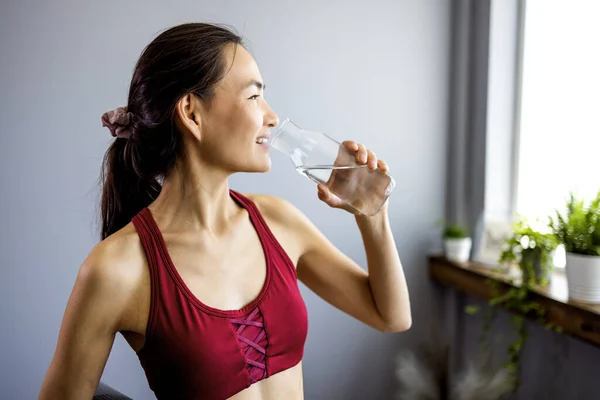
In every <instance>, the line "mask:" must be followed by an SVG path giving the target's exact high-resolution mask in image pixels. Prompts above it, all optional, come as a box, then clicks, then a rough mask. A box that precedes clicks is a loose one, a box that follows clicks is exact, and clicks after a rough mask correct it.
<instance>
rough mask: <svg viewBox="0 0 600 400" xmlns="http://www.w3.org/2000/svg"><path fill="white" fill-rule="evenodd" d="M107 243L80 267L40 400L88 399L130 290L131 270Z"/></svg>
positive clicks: (119, 327) (117, 327)
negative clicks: (119, 260)
mask: <svg viewBox="0 0 600 400" xmlns="http://www.w3.org/2000/svg"><path fill="white" fill-rule="evenodd" d="M106 247H107V246H105V245H102V244H101V245H99V246H97V247H96V249H94V250H93V251H92V252H91V253H90V256H89V257H88V258H87V259H86V261H85V262H84V263H83V265H82V266H81V268H80V270H79V273H78V275H77V279H76V281H75V285H74V287H73V290H72V292H71V296H70V298H69V301H68V303H67V307H66V311H65V314H64V317H63V321H62V325H61V328H60V332H59V336H58V343H57V346H56V350H55V352H54V356H53V358H52V361H51V363H50V367H49V369H48V371H47V373H46V377H45V379H44V382H43V384H42V387H41V391H40V394H39V399H40V400H46V399H48V400H54V399H65V400H70V399H73V400H79V399H91V398H92V397H93V395H94V392H95V390H96V387H97V386H98V382H99V380H100V377H101V375H102V371H103V370H104V366H105V364H106V360H107V359H108V356H109V353H110V350H111V348H112V345H113V342H114V339H115V335H116V332H117V331H119V330H120V329H121V326H120V325H121V320H122V315H123V310H124V309H125V308H126V304H127V303H128V301H129V300H128V297H129V295H128V293H131V292H132V291H131V290H130V284H131V279H130V274H126V273H122V272H120V271H123V270H124V269H123V268H122V267H123V266H122V265H119V264H122V263H119V262H118V261H115V258H114V257H111V256H110V255H109V254H107V251H106V250H107V249H106ZM119 247H120V246H119ZM111 252H112V251H108V253H111ZM111 260H113V261H111Z"/></svg>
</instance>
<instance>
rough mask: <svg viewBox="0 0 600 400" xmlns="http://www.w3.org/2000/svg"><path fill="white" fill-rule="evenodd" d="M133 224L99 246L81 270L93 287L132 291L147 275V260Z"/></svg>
mask: <svg viewBox="0 0 600 400" xmlns="http://www.w3.org/2000/svg"><path fill="white" fill-rule="evenodd" d="M143 254H144V253H143V249H142V245H141V242H140V239H139V237H138V235H137V232H136V230H135V228H134V227H133V224H129V225H127V226H125V227H124V228H122V229H121V230H119V231H117V232H115V233H114V234H112V235H110V236H109V237H107V238H106V239H104V240H102V241H101V242H100V243H98V244H96V245H95V246H94V247H93V248H92V250H91V251H90V253H89V254H88V256H87V257H86V259H85V260H84V262H83V263H82V265H81V268H80V274H82V273H83V274H85V275H88V279H89V280H90V281H91V282H90V284H94V285H98V286H100V287H104V286H108V287H110V288H112V289H113V290H114V291H125V292H128V291H129V290H130V289H132V288H133V287H135V286H136V285H137V284H138V283H139V281H140V279H141V278H143V276H144V271H145V269H146V267H145V257H143Z"/></svg>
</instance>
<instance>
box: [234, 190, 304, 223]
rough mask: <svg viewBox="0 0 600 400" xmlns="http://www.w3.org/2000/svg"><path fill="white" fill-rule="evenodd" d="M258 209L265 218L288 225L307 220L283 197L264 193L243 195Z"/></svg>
mask: <svg viewBox="0 0 600 400" xmlns="http://www.w3.org/2000/svg"><path fill="white" fill-rule="evenodd" d="M243 196H245V197H247V198H248V199H250V200H251V201H252V202H253V203H254V204H255V205H256V207H257V208H258V210H259V211H260V213H261V214H262V215H263V217H266V218H268V219H271V220H274V221H276V222H280V223H283V224H287V223H290V222H297V220H298V219H305V218H306V217H305V216H304V214H303V213H302V212H301V211H300V210H299V209H298V208H297V207H296V206H294V205H293V204H292V203H291V202H290V201H288V200H285V199H283V198H281V197H277V196H272V195H269V194H262V193H243Z"/></svg>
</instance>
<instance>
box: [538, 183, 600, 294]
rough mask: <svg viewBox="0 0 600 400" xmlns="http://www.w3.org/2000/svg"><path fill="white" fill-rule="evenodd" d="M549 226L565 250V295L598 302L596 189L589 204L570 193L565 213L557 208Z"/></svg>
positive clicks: (599, 207) (599, 200) (599, 199)
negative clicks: (594, 195)
mask: <svg viewBox="0 0 600 400" xmlns="http://www.w3.org/2000/svg"><path fill="white" fill-rule="evenodd" d="M550 225H551V227H552V228H553V229H554V233H555V234H556V236H557V237H558V239H559V240H560V242H561V243H562V244H563V245H564V246H565V250H566V253H567V254H566V259H567V263H566V274H567V284H568V288H569V297H570V298H571V299H573V300H577V301H582V302H587V303H600V191H599V192H598V194H597V195H596V197H595V198H594V199H593V200H591V201H590V203H589V205H586V204H585V202H584V201H583V200H582V199H579V198H577V197H575V196H574V195H573V194H572V193H571V195H570V197H569V200H568V201H567V209H566V213H565V214H564V215H563V214H561V213H559V212H558V211H557V212H556V219H555V220H554V219H551V221H550Z"/></svg>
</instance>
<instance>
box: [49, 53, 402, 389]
mask: <svg viewBox="0 0 600 400" xmlns="http://www.w3.org/2000/svg"><path fill="white" fill-rule="evenodd" d="M225 56H226V57H227V59H228V60H229V62H231V63H232V64H231V65H232V68H231V70H230V71H229V72H228V74H227V75H226V76H225V78H224V79H223V80H222V81H221V82H220V83H219V84H218V86H217V88H216V90H215V98H214V100H213V101H212V103H211V105H210V107H207V106H206V105H205V104H203V103H201V102H200V100H198V99H197V98H196V97H194V96H193V95H189V96H186V97H185V98H183V99H182V100H181V101H180V102H179V103H178V108H177V127H178V129H179V130H180V131H181V132H182V137H183V142H184V149H185V154H184V156H182V157H181V159H180V160H179V161H178V164H177V167H176V169H175V171H174V172H173V173H172V174H171V175H170V176H169V177H167V178H166V179H165V183H164V186H163V190H162V191H161V194H160V195H159V197H158V198H157V199H156V201H154V202H153V203H152V204H151V205H150V207H149V208H150V211H151V212H152V214H153V216H154V218H155V219H156V221H157V223H158V226H159V227H160V229H161V232H162V233H163V236H164V237H165V242H166V244H167V248H168V251H169V253H170V255H171V257H172V259H173V262H174V264H175V266H176V268H177V270H178V272H179V273H180V275H181V276H182V278H183V280H184V282H185V283H186V285H187V286H188V287H189V288H190V290H191V291H192V293H193V294H194V295H195V296H196V297H197V298H198V299H200V300H201V301H202V302H204V303H205V304H208V305H210V306H212V307H215V308H219V309H225V310H235V309H240V308H242V307H244V306H245V305H247V304H248V303H250V302H252V300H254V299H255V298H256V297H257V296H258V294H259V293H260V291H261V289H262V287H263V284H264V281H265V277H266V264H265V259H264V254H263V252H262V247H261V245H260V242H259V239H258V236H257V234H256V231H255V230H254V227H253V226H252V224H251V222H250V220H249V216H248V213H247V211H246V210H244V209H243V208H241V207H240V206H239V205H237V204H236V203H235V202H234V201H233V199H231V197H230V195H229V186H228V177H229V176H230V175H231V174H233V173H235V172H265V171H267V170H268V169H269V168H270V159H269V156H268V151H267V150H266V149H265V147H264V146H261V145H259V144H257V143H256V139H257V138H258V137H259V136H262V135H265V134H267V133H268V131H269V129H270V128H273V127H274V126H276V125H277V124H278V118H277V116H276V115H275V113H274V112H273V111H272V110H271V108H270V107H269V106H268V104H267V103H266V102H265V101H264V98H263V97H262V95H263V89H262V88H261V87H260V86H261V85H260V83H261V82H262V77H261V76H260V72H259V70H258V67H257V66H256V63H255V62H254V59H253V58H252V57H251V56H250V54H249V53H247V52H246V50H245V49H243V48H242V47H238V48H237V49H236V48H233V47H231V48H228V49H227V51H226V52H225ZM249 82H255V83H258V85H257V84H254V83H251V84H248V83H249ZM344 145H345V146H346V147H347V148H348V149H350V150H352V151H355V152H356V156H357V161H358V162H359V163H363V164H367V165H368V167H369V168H372V169H376V168H378V167H379V169H381V170H382V171H387V165H386V164H385V162H383V161H381V160H377V158H376V157H375V155H374V154H373V153H372V152H370V151H367V150H366V149H365V148H364V146H362V145H360V144H357V143H355V142H351V141H349V142H344ZM246 196H247V197H249V198H250V199H251V200H253V201H254V202H255V203H256V204H257V206H258V208H259V210H260V212H261V213H262V215H263V217H264V218H265V220H266V222H267V224H268V225H269V227H270V229H271V230H272V231H273V233H274V235H275V236H276V238H277V239H278V241H279V242H280V243H281V245H282V246H283V248H284V249H285V251H286V252H287V253H288V255H289V256H290V258H291V260H292V261H293V262H294V264H295V265H296V268H297V272H298V277H299V279H300V280H301V281H302V282H303V283H305V284H306V285H307V287H309V288H310V289H311V290H313V291H314V292H315V293H316V294H317V295H319V296H320V297H322V298H323V299H324V300H325V301H327V302H328V303H330V304H332V305H333V306H335V307H337V308H339V309H340V310H342V311H344V312H346V313H347V314H349V315H351V316H353V317H354V318H357V319H358V320H360V321H362V322H364V323H365V324H367V325H370V326H372V327H373V328H375V329H378V330H380V331H385V332H398V331H403V330H406V329H408V328H409V327H410V324H411V315H410V304H409V296H408V290H407V288H406V282H405V279H404V273H403V271H402V266H401V264H400V259H399V256H398V252H397V250H396V246H395V243H394V239H393V236H392V232H391V229H390V226H389V220H388V214H387V206H384V208H383V209H382V210H381V212H380V213H378V214H377V215H376V216H374V217H365V216H354V218H355V219H356V222H357V226H358V228H359V230H360V232H361V234H362V237H363V241H364V245H365V251H366V254H367V261H368V272H366V271H365V270H364V269H362V268H361V267H360V266H359V265H357V264H356V263H355V262H354V261H353V260H351V259H350V258H349V257H347V256H345V255H344V254H343V253H342V252H340V251H339V250H338V249H337V248H336V247H335V246H334V245H333V244H332V243H331V242H330V241H329V240H328V239H327V238H326V237H325V236H324V235H323V234H322V233H321V232H319V230H318V229H317V228H316V227H315V225H314V224H313V223H312V222H310V221H309V220H308V219H307V218H306V217H305V216H304V215H303V214H302V213H301V212H300V211H299V210H298V209H297V208H295V207H294V206H293V205H291V204H290V203H288V202H287V201H285V200H282V199H278V198H275V197H272V196H268V195H258V194H256V195H253V194H246ZM318 196H319V198H320V199H321V200H322V201H323V202H325V203H326V204H328V205H329V206H331V207H333V208H340V209H344V210H346V211H350V212H351V209H349V208H348V207H346V206H345V205H344V204H343V203H342V202H341V201H339V199H337V198H336V197H335V196H333V195H332V194H331V193H329V192H328V190H327V188H326V187H324V186H320V187H319V191H318ZM290 227H293V229H290ZM232 249H235V251H232ZM149 309H150V278H149V272H148V265H147V262H146V257H145V255H144V252H143V250H142V247H141V243H140V240H139V238H138V235H137V233H136V231H135V229H134V227H133V225H132V224H129V225H127V226H125V227H124V228H123V229H121V230H120V231H118V232H116V233H115V234H113V235H112V236H110V237H109V238H107V239H105V240H104V241H102V242H101V243H99V244H98V245H97V246H96V247H95V248H94V249H93V250H92V251H91V252H90V254H89V256H88V257H87V259H86V260H85V261H84V263H83V264H82V266H81V268H80V270H79V273H78V276H77V279H76V282H75V286H74V288H73V291H72V293H71V296H70V298H69V301H68V304H67V308H66V311H65V315H64V318H63V322H62V326H61V329H60V333H59V338H58V344H57V347H56V351H55V354H54V357H53V359H52V362H51V364H50V367H49V369H48V372H47V375H46V378H45V380H44V383H43V385H42V388H41V392H40V396H39V398H40V399H56V398H60V399H66V400H69V399H86V398H92V396H93V393H94V391H95V389H96V387H97V385H98V382H99V380H100V378H101V375H102V372H103V369H104V366H105V364H106V360H107V359H108V356H109V354H110V351H111V348H112V345H113V342H114V338H115V336H116V334H117V333H118V332H120V333H121V334H122V335H123V336H124V337H125V339H126V340H127V341H128V343H129V344H130V346H131V348H132V349H133V350H134V351H136V352H137V351H139V350H140V349H141V348H142V347H143V346H144V343H145V339H146V338H145V332H146V326H147V322H148V314H149ZM281 398H285V399H302V398H303V387H302V365H301V363H300V364H298V365H296V366H295V367H292V368H290V369H288V370H286V371H283V372H280V373H278V374H276V375H273V376H271V377H269V378H267V379H265V380H263V381H260V382H258V383H256V384H254V385H252V386H250V387H249V388H247V389H245V390H244V391H242V392H240V393H238V394H236V395H235V396H233V397H232V399H235V400H267V399H281Z"/></svg>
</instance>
